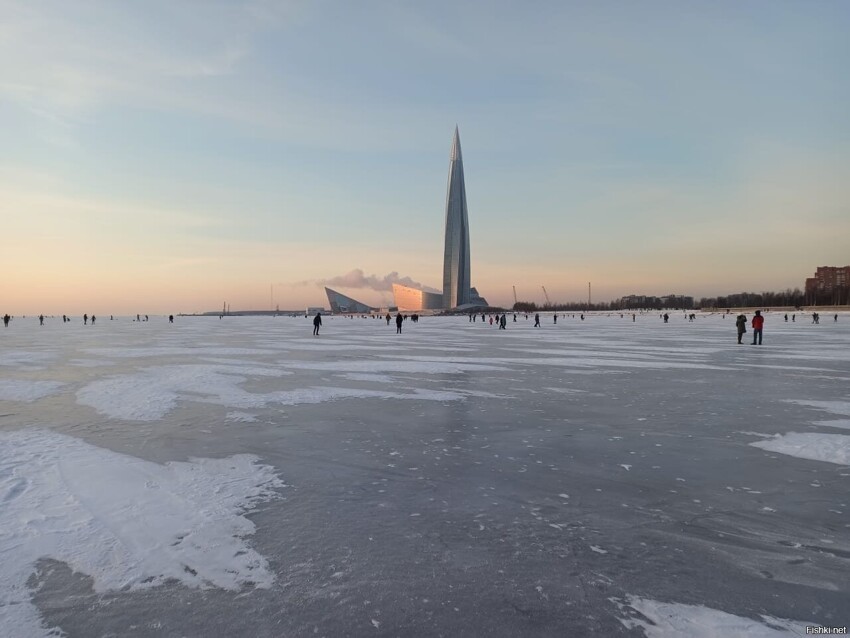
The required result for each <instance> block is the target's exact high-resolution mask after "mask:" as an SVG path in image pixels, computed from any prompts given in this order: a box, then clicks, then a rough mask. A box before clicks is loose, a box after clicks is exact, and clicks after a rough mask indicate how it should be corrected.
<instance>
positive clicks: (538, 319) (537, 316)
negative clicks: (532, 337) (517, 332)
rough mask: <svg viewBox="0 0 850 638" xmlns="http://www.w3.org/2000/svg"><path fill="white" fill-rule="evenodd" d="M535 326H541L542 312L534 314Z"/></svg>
mask: <svg viewBox="0 0 850 638" xmlns="http://www.w3.org/2000/svg"><path fill="white" fill-rule="evenodd" d="M534 327H535V328H539V327H540V314H539V313H538V314H536V315H534Z"/></svg>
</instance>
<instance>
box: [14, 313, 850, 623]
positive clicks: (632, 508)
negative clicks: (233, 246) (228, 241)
mask: <svg viewBox="0 0 850 638" xmlns="http://www.w3.org/2000/svg"><path fill="white" fill-rule="evenodd" d="M798 318H799V317H798ZM511 319H512V317H510V316H509V321H508V325H507V330H504V331H500V330H497V329H495V328H493V327H491V326H489V324H482V323H481V322H480V321H478V322H475V323H473V322H469V321H468V319H467V318H464V317H457V318H443V317H423V318H422V319H421V321H420V322H419V323H418V324H412V323H411V322H408V323H406V324H405V326H404V332H403V334H401V335H397V334H395V326H394V325H392V326H389V327H387V326H386V323H385V322H383V321H380V320H374V319H359V318H357V319H342V318H339V317H333V316H329V317H326V318H325V322H324V324H325V325H323V327H322V334H321V336H320V337H313V336H312V334H311V333H312V323H311V321H310V319H304V317H303V316H301V317H295V318H293V317H225V318H224V319H221V320H219V319H218V318H216V317H197V318H192V317H177V318H176V320H175V323H174V324H169V323H168V321H167V319H165V318H162V317H152V318H151V320H150V321H149V322H142V323H136V322H133V321H131V320H129V319H127V318H116V319H115V320H114V321H103V322H98V325H97V326H96V327H91V326H89V327H86V328H83V326H82V325H81V324H80V325H77V322H74V323H73V324H65V325H63V324H62V322H61V320H55V319H52V318H48V319H47V320H46V322H45V326H43V327H39V326H38V321H37V319H33V320H31V319H30V318H26V319H24V318H16V320H15V321H14V322H12V323H11V324H10V326H9V328H7V329H5V330H3V331H0V560H2V567H3V569H2V572H0V596H2V600H0V635H3V636H5V635H14V636H25V637H26V636H42V635H45V633H46V632H48V631H49V630H50V629H51V628H52V629H55V630H56V631H59V630H61V631H64V632H66V633H67V635H69V636H89V635H94V636H109V635H120V636H149V635H169V636H192V637H195V636H198V637H200V636H204V637H206V636H211V635H228V636H237V637H241V636H286V635H292V636H298V635H314V634H315V635H353V636H359V635H370V636H371V635H468V636H478V635H488V636H518V635H545V636H568V635H606V636H616V635H624V636H625V635H640V634H644V635H647V636H667V635H694V636H699V635H706V636H708V635H721V634H722V635H749V636H760V635H774V634H775V633H776V632H778V635H795V632H796V633H797V634H799V633H800V628H801V627H804V626H805V625H808V624H813V623H817V624H819V625H824V626H842V625H846V624H848V621H850V611H848V610H850V499H848V493H850V489H848V488H850V454H849V453H848V443H847V442H848V440H850V436H847V434H848V433H847V432H846V430H847V423H848V420H847V416H848V414H850V408H848V406H850V347H848V346H850V314H842V315H841V317H840V319H839V321H838V322H837V323H832V322H829V323H825V324H822V325H812V324H810V323H806V322H799V321H798V322H796V323H794V324H792V323H788V324H786V323H785V322H784V321H782V320H781V317H780V316H774V313H768V314H767V322H766V326H765V330H766V331H765V342H764V345H763V346H761V347H758V346H752V345H750V344H746V345H738V344H737V343H736V335H735V329H734V323H733V321H732V317H725V318H724V317H723V316H722V315H721V314H713V315H708V316H706V315H702V314H700V315H698V317H697V320H696V321H695V322H688V321H687V319H686V318H685V316H684V315H682V316H676V315H675V313H674V314H673V317H672V318H671V321H670V323H669V324H664V323H663V322H662V321H661V320H660V319H659V317H658V315H654V314H652V313H646V314H642V315H638V317H637V321H635V322H632V321H631V316H630V315H628V314H627V315H625V316H624V317H623V318H621V317H620V316H619V314H614V313H612V314H610V315H605V314H593V313H591V314H588V315H586V317H585V321H581V320H580V319H579V317H578V315H576V316H575V317H573V316H571V315H562V316H561V317H559V320H558V324H557V325H554V324H553V322H552V321H551V318H549V320H548V321H546V320H544V322H543V324H544V325H543V327H542V328H540V329H534V328H533V327H532V324H533V320H526V319H525V318H524V316H523V315H520V316H519V317H518V321H517V322H516V323H514V322H513V321H512V320H511ZM829 416H834V418H832V419H828V417H829ZM278 477H284V478H285V479H286V483H287V487H283V486H282V485H281V484H280V482H279V481H280V479H279V478H278ZM272 496H276V498H271V497H272ZM785 619H787V620H785ZM700 632H701V633H700Z"/></svg>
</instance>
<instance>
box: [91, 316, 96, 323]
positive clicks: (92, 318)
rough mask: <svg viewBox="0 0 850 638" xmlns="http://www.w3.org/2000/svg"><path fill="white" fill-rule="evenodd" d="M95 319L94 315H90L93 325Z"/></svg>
mask: <svg viewBox="0 0 850 638" xmlns="http://www.w3.org/2000/svg"><path fill="white" fill-rule="evenodd" d="M96 320H97V317H95V316H94V315H92V316H91V325H94V322H95V321H96Z"/></svg>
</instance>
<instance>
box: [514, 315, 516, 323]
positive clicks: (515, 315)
mask: <svg viewBox="0 0 850 638" xmlns="http://www.w3.org/2000/svg"><path fill="white" fill-rule="evenodd" d="M514 323H516V313H514Z"/></svg>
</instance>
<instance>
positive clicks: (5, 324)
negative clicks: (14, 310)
mask: <svg viewBox="0 0 850 638" xmlns="http://www.w3.org/2000/svg"><path fill="white" fill-rule="evenodd" d="M10 319H11V317H10V316H9V313H6V314H5V315H3V326H4V327H5V328H8V327H9V320H10Z"/></svg>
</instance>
